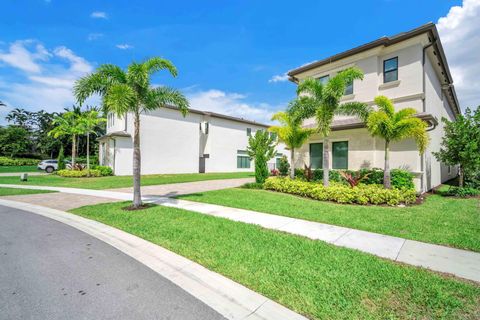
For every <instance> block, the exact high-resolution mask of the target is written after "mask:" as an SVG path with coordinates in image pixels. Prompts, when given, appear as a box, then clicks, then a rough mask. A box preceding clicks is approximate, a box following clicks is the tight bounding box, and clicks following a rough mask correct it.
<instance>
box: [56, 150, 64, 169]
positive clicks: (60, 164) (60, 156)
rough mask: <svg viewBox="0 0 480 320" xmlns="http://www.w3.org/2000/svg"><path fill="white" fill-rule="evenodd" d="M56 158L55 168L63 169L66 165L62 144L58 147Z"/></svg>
mask: <svg viewBox="0 0 480 320" xmlns="http://www.w3.org/2000/svg"><path fill="white" fill-rule="evenodd" d="M57 160H58V168H57V170H64V169H65V167H66V166H65V155H64V154H63V146H61V147H60V151H59V152H58V159H57Z"/></svg>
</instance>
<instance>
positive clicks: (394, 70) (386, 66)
mask: <svg viewBox="0 0 480 320" xmlns="http://www.w3.org/2000/svg"><path fill="white" fill-rule="evenodd" d="M397 80H398V57H395V58H392V59H388V60H384V61H383V82H384V83H387V82H392V81H397Z"/></svg>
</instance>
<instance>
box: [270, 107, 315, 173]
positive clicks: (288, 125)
mask: <svg viewBox="0 0 480 320" xmlns="http://www.w3.org/2000/svg"><path fill="white" fill-rule="evenodd" d="M293 103H295V102H293ZM272 120H277V121H278V122H280V124H281V126H271V127H270V128H269V129H268V130H269V131H271V132H275V133H276V134H277V136H278V138H279V139H280V141H282V142H283V143H285V145H286V146H287V147H288V148H289V149H290V162H291V164H292V165H291V170H290V178H292V179H293V178H295V169H294V163H295V162H294V160H295V149H296V148H300V147H301V146H302V145H303V144H304V143H305V141H307V139H308V138H309V137H310V136H311V135H312V134H313V133H314V132H315V130H314V129H307V128H302V119H301V118H300V117H298V116H295V115H294V114H292V113H291V112H283V111H280V112H277V113H275V114H274V115H273V117H272Z"/></svg>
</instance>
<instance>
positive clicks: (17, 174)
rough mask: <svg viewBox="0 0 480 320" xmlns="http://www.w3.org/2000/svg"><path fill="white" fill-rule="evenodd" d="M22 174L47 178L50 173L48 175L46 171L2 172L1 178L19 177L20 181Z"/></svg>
mask: <svg viewBox="0 0 480 320" xmlns="http://www.w3.org/2000/svg"><path fill="white" fill-rule="evenodd" d="M22 173H26V174H28V175H29V176H46V175H48V174H49V173H46V172H45V171H38V172H37V171H35V172H2V173H0V177H18V179H20V175H21V174H22Z"/></svg>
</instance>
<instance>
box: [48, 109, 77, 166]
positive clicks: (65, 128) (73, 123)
mask: <svg viewBox="0 0 480 320" xmlns="http://www.w3.org/2000/svg"><path fill="white" fill-rule="evenodd" d="M80 121H81V118H80V116H79V115H78V114H76V113H75V112H73V111H68V112H65V113H63V114H61V115H60V116H57V117H55V119H54V120H53V125H54V126H55V127H54V128H53V129H52V130H50V132H49V133H48V135H49V136H53V137H54V138H58V137H62V136H71V137H72V168H74V167H75V155H76V154H77V136H78V135H80V134H82V133H83V129H82V126H81V122H80Z"/></svg>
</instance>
